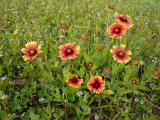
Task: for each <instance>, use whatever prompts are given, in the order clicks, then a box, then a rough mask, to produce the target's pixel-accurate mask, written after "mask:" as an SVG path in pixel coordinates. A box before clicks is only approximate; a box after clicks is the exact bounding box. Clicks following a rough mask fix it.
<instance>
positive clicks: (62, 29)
mask: <svg viewBox="0 0 160 120" xmlns="http://www.w3.org/2000/svg"><path fill="white" fill-rule="evenodd" d="M68 30H69V26H68V25H67V24H61V25H60V28H59V31H60V32H62V33H66V32H67V31H68Z"/></svg>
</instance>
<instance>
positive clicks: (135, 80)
mask: <svg viewBox="0 0 160 120" xmlns="http://www.w3.org/2000/svg"><path fill="white" fill-rule="evenodd" d="M131 83H132V85H137V84H138V83H139V80H138V79H132V81H131Z"/></svg>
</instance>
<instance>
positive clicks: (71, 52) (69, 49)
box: [65, 48, 73, 55]
mask: <svg viewBox="0 0 160 120" xmlns="http://www.w3.org/2000/svg"><path fill="white" fill-rule="evenodd" d="M65 54H66V55H72V54H73V50H72V49H71V48H68V49H67V50H66V51H65Z"/></svg>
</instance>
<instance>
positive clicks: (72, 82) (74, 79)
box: [66, 75, 83, 88]
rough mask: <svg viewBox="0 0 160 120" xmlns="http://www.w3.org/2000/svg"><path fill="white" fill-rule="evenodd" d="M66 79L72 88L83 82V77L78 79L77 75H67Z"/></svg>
mask: <svg viewBox="0 0 160 120" xmlns="http://www.w3.org/2000/svg"><path fill="white" fill-rule="evenodd" d="M66 81H67V83H68V84H69V85H70V86H72V87H74V88H76V87H79V86H80V85H81V84H82V83H83V79H79V78H78V76H77V75H73V76H72V77H68V78H67V80H66Z"/></svg>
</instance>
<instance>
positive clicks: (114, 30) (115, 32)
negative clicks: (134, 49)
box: [108, 23, 126, 38]
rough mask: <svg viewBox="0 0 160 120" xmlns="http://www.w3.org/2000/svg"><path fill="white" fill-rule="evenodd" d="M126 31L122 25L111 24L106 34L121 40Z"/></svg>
mask: <svg viewBox="0 0 160 120" xmlns="http://www.w3.org/2000/svg"><path fill="white" fill-rule="evenodd" d="M125 31H126V28H125V26H124V25H123V24H121V23H113V24H112V25H111V26H110V27H109V28H108V33H109V35H110V36H111V37H116V38H121V37H122V36H123V35H124V33H125Z"/></svg>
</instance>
